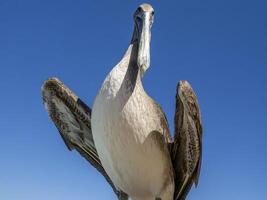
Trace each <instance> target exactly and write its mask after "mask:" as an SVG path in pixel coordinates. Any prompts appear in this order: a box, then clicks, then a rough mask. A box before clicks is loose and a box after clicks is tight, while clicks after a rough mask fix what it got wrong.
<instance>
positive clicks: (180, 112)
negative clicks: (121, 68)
mask: <svg viewBox="0 0 267 200" xmlns="http://www.w3.org/2000/svg"><path fill="white" fill-rule="evenodd" d="M174 122H175V136H174V142H173V143H172V161H173V167H174V171H175V175H176V177H175V195H174V199H175V200H177V199H178V200H184V199H185V198H186V195H187V193H188V192H189V191H190V189H191V186H192V184H193V183H195V185H197V183H198V177H199V171H200V164H201V137H202V125H201V116H200V111H199V107H198V102H197V98H196V95H195V93H194V91H193V89H192V88H191V86H190V84H189V83H188V82H187V81H180V82H179V84H178V86H177V93H176V111H175V119H174Z"/></svg>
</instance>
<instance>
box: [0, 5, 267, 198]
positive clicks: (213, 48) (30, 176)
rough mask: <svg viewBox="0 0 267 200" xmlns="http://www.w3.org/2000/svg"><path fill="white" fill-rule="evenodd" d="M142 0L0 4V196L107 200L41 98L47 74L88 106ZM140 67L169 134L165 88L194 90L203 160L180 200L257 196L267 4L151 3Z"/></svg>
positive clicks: (261, 173) (265, 128)
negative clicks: (182, 85) (146, 51)
mask: <svg viewBox="0 0 267 200" xmlns="http://www.w3.org/2000/svg"><path fill="white" fill-rule="evenodd" d="M141 3H142V2H141V1H118V0H116V1H98V2H97V1H85V0H76V1H74V0H64V1H63V0H62V1H59V0H53V1H52V0H46V1H44V0H42V1H41V0H23V1H22V0H9V1H8V0H0V72H1V73H0V76H1V79H0V90H1V98H0V110H1V112H0V126H1V132H0V134H1V140H0V152H1V153H0V199H3V200H15V199H19V200H29V199H30V200H31V199H32V200H47V199H49V200H58V199H64V200H69V199H77V200H87V199H105V200H115V199H116V197H115V195H114V194H113V192H112V190H111V188H110V187H109V186H108V184H107V183H106V182H105V180H104V178H102V177H101V175H100V174H98V173H97V172H96V170H95V169H93V167H91V166H90V165H89V164H88V163H87V162H86V161H85V160H84V159H82V158H81V157H80V155H79V154H78V153H76V152H69V151H67V149H66V147H65V145H64V143H63V141H62V139H61V137H60V136H59V134H58V132H57V130H56V128H55V127H54V125H53V123H52V122H51V121H50V119H49V118H48V116H47V113H46V111H45V109H44V107H43V105H42V100H41V92H40V88H41V85H42V83H43V81H44V80H45V79H47V78H48V77H50V76H56V77H58V78H59V79H60V80H62V81H63V82H64V83H65V84H66V85H68V86H69V87H70V88H71V89H72V90H73V91H75V93H76V94H78V95H79V96H80V97H81V98H82V99H83V100H84V101H85V102H86V103H88V105H90V106H91V105H92V102H93V100H94V97H95V95H96V93H97V91H98V89H99V87H100V85H101V83H102V81H103V79H104V78H105V76H106V74H107V73H108V72H109V71H110V70H111V69H112V67H113V66H114V65H115V64H116V63H117V62H118V61H119V60H120V58H121V57H122V55H123V53H124V51H125V50H126V48H127V47H128V44H129V41H130V39H131V34H132V31H133V19H132V15H133V12H134V11H135V9H136V8H137V6H138V5H139V4H141ZM150 3H151V4H152V5H153V6H154V9H155V22H154V25H153V29H152V45H151V67H150V69H149V71H148V72H147V73H146V74H145V77H144V79H143V82H144V87H145V89H146V91H147V92H148V94H150V96H152V97H153V98H154V99H155V100H157V102H159V103H160V105H161V106H162V107H163V109H164V111H165V112H166V115H167V117H168V120H169V124H170V128H171V130H173V116H174V109H175V104H174V103H175V102H174V97H175V88H176V84H177V82H178V81H179V80H181V79H186V80H188V81H189V82H190V83H191V84H192V86H193V88H194V89H195V91H196V93H197V96H198V99H199V103H200V106H201V111H202V116H203V127H204V133H203V165H202V171H201V176H200V183H199V187H198V189H192V190H191V192H190V194H189V197H188V199H190V200H194V199H195V200H214V199H216V200H225V199H229V200H237V199H242V200H251V199H264V198H265V196H266V195H267V190H266V185H267V181H266V180H267V173H266V169H267V156H266V154H267V146H266V144H267V117H266V116H267V115H266V112H267V90H266V87H267V12H266V10H267V2H266V1H264V0H254V1H252V0H251V1H247V0H242V1H241V0H224V1H214V0H203V1H197V0H186V1H185V0H180V1H177V0H173V1H167V0H166V1H150Z"/></svg>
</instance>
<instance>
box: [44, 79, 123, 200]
mask: <svg viewBox="0 0 267 200" xmlns="http://www.w3.org/2000/svg"><path fill="white" fill-rule="evenodd" d="M42 96H43V102H44V105H45V108H46V110H47V112H48V114H49V116H50V118H51V119H52V120H53V122H54V124H55V125H56V127H57V129H58V131H59V133H60V135H61V137H62V139H63V140H64V142H65V144H66V146H67V147H68V149H69V150H73V149H76V150H77V151H78V152H79V153H80V154H81V155H82V156H83V157H84V158H85V159H86V160H87V161H88V162H89V163H90V164H91V165H92V166H94V167H95V168H96V169H97V170H98V171H99V172H100V173H101V174H102V175H103V176H104V177H105V179H106V180H107V182H108V183H109V184H110V185H111V187H112V188H113V191H114V192H115V193H116V195H117V196H118V198H119V199H120V200H127V199H128V196H127V194H125V193H123V192H122V191H119V190H118V189H117V188H116V187H115V186H114V185H113V183H112V181H111V180H110V178H109V176H108V175H107V173H106V172H105V170H104V168H103V166H102V164H101V162H100V160H99V157H98V154H97V151H96V148H95V144H94V141H93V136H92V131H91V109H90V108H89V107H88V106H87V105H86V104H85V103H83V101H82V100H81V99H79V98H78V97H77V96H76V95H75V94H74V93H73V92H72V91H71V90H70V89H69V88H67V87H66V86H65V85H64V84H63V83H62V82H60V81H59V80H58V79H57V78H50V79H48V80H47V81H45V83H44V84H43V86H42Z"/></svg>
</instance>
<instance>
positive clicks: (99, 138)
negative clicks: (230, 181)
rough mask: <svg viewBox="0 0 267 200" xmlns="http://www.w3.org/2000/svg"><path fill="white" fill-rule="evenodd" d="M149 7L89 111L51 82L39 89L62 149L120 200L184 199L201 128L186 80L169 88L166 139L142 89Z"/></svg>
mask: <svg viewBox="0 0 267 200" xmlns="http://www.w3.org/2000/svg"><path fill="white" fill-rule="evenodd" d="M153 20H154V10H153V8H152V6H151V5H149V4H142V5H140V6H139V7H138V9H137V10H136V11H135V13H134V22H135V26H134V31H133V36H132V39H131V42H130V45H129V47H128V49H127V51H126V53H125V54H124V56H123V58H122V59H121V60H120V61H119V63H118V64H117V65H116V66H115V67H113V69H112V70H111V71H110V73H109V74H108V75H107V77H106V78H105V80H104V82H103V84H102V86H101V88H100V90H99V92H98V94H97V96H96V98H95V101H94V104H93V107H92V110H91V109H90V108H89V107H88V106H87V105H86V104H85V103H84V102H83V101H82V100H81V99H80V98H79V97H78V96H76V95H75V94H74V93H73V92H72V91H71V90H70V89H69V88H68V87H67V86H65V85H64V84H63V83H62V82H61V81H59V80H58V79H57V78H49V79H48V80H47V81H45V83H44V84H43V86H42V95H43V102H44V105H45V107H46V110H47V111H48V114H49V116H50V117H51V119H52V120H53V122H54V123H55V125H56V127H57V129H58V131H59V133H60V134H61V136H62V138H63V140H64V142H65V144H66V146H67V147H68V149H70V150H72V149H76V150H77V151H78V152H79V153H80V154H81V155H82V156H83V157H84V158H86V159H87V160H88V161H89V163H91V165H92V166H94V167H95V168H96V169H97V170H98V171H99V172H100V173H101V174H102V175H103V176H104V177H105V179H106V180H107V182H108V183H109V184H110V186H111V187H112V188H113V191H114V192H115V194H116V195H117V197H118V199H119V200H127V199H128V198H129V197H130V198H131V199H133V200H159V199H161V200H183V199H185V198H186V196H187V194H188V192H189V191H190V189H191V186H192V185H193V184H195V186H197V184H198V179H199V173H200V167H201V149H202V142H201V141H202V125H201V116H200V110H199V106H198V101H197V97H196V95H195V93H194V91H193V89H192V87H191V86H190V84H189V83H188V82H187V81H180V82H179V83H178V85H177V90H176V110H175V117H174V123H175V133H174V138H173V139H172V137H171V134H170V130H169V127H168V123H167V119H166V117H165V114H164V112H163V111H162V109H161V107H160V106H159V105H158V104H157V103H156V102H155V101H154V100H153V99H152V98H151V97H150V96H149V95H148V94H147V93H146V92H145V90H144V87H143V84H142V77H143V76H144V74H145V72H146V70H147V69H148V68H149V66H150V40H151V27H152V24H153Z"/></svg>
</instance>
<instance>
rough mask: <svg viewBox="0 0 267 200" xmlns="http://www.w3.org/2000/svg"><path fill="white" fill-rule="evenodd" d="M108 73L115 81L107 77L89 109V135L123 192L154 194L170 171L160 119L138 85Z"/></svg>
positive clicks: (114, 72)
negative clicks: (90, 116)
mask: <svg viewBox="0 0 267 200" xmlns="http://www.w3.org/2000/svg"><path fill="white" fill-rule="evenodd" d="M112 73H113V76H114V74H115V75H116V76H117V78H116V79H114V78H112V77H107V79H106V81H105V82H104V84H103V86H102V88H101V90H100V92H99V94H98V96H97V97H96V99H95V103H94V106H93V110H92V121H91V123H92V133H93V137H94V141H95V145H96V149H97V152H98V154H99V157H100V160H101V163H102V165H103V167H104V169H105V170H106V172H107V174H108V175H109V176H110V178H111V180H112V182H113V183H114V184H115V185H116V186H117V187H118V188H120V189H122V190H123V191H125V192H126V193H128V194H130V195H133V196H134V195H151V194H154V193H155V194H157V193H158V192H159V191H160V190H161V189H162V185H163V183H164V180H165V179H166V178H168V177H166V171H168V169H167V168H170V166H169V165H170V160H169V157H168V156H167V155H166V151H164V142H163V140H164V138H163V136H162V135H161V134H160V131H161V127H160V118H159V116H158V115H157V113H156V112H155V110H154V107H153V105H151V104H150V101H149V98H148V96H147V95H146V93H145V92H144V90H143V87H142V85H137V86H135V87H134V88H131V87H128V86H127V84H128V83H125V82H124V81H125V80H124V78H123V76H124V75H125V72H123V71H121V70H118V71H113V72H112ZM125 85H126V86H125ZM155 131H158V132H155ZM158 140H161V141H158Z"/></svg>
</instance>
